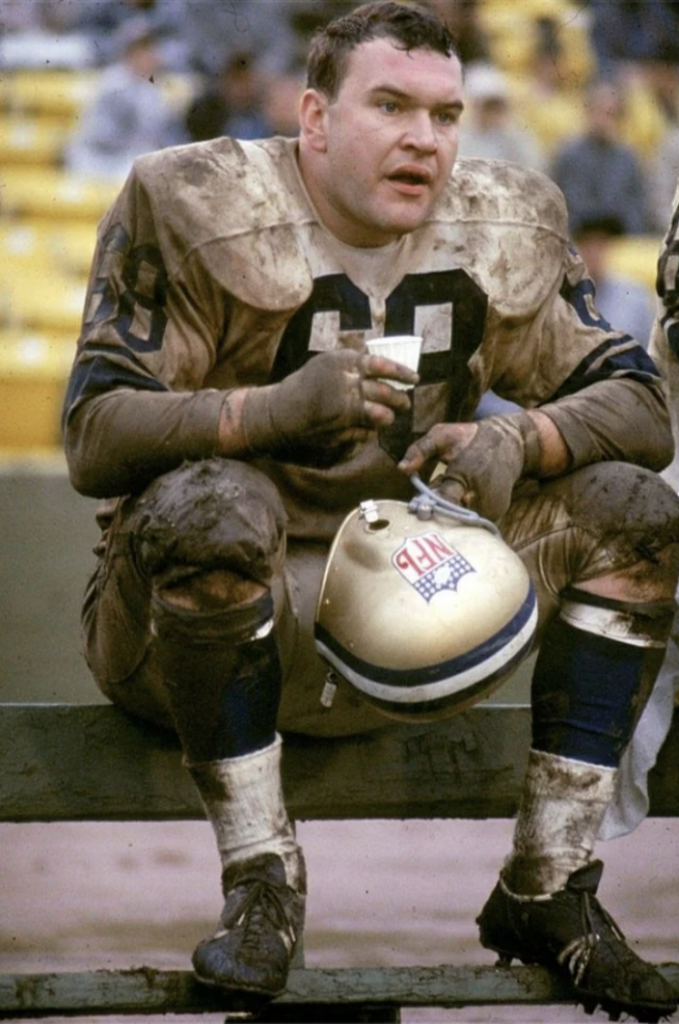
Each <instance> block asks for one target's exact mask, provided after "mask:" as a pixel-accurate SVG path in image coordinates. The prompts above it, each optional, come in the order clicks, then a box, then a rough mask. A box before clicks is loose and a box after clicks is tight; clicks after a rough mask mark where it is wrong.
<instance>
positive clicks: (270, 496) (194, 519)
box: [134, 458, 285, 608]
mask: <svg viewBox="0 0 679 1024" xmlns="http://www.w3.org/2000/svg"><path fill="white" fill-rule="evenodd" d="M135 518H136V523H135V526H134V533H135V555H136V557H137V559H138V562H139V565H140V568H141V570H142V571H143V572H144V573H145V574H146V575H147V576H148V577H149V578H150V579H151V580H152V582H153V587H154V590H160V591H162V592H164V594H165V595H166V596H170V595H171V596H172V600H173V601H175V602H176V603H177V604H179V605H183V606H185V607H193V606H194V605H195V602H196V601H197V602H198V604H199V606H200V607H202V608H209V607H220V606H221V607H223V606H224V605H225V604H227V605H233V604H243V603H250V602H251V601H253V600H256V599H257V598H258V597H259V596H261V595H262V594H263V593H264V592H265V591H267V590H268V588H269V585H270V583H271V580H272V578H273V577H274V576H275V575H276V573H277V572H279V571H280V568H281V565H282V559H283V556H284V549H285V512H284V509H283V505H282V502H281V500H280V497H279V495H278V492H277V490H276V488H275V486H274V485H273V484H272V483H271V481H270V480H268V479H267V478H266V477H265V476H264V475H263V474H262V473H260V472H259V471H258V470H256V469H254V468H253V467H251V466H249V465H248V464H247V463H243V462H237V461H233V460H229V459H217V458H215V459H208V460H204V461H201V462H195V463H189V464H186V465H184V466H182V467H180V468H179V469H177V470H174V471H173V472H171V473H167V474H165V475H164V476H162V477H159V478H158V479H157V480H155V481H154V483H153V484H152V485H151V486H150V487H149V488H148V489H147V490H146V491H145V492H144V494H143V495H142V497H141V498H140V499H139V501H138V503H137V509H136V513H135Z"/></svg>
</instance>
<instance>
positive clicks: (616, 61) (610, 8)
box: [589, 0, 679, 77]
mask: <svg viewBox="0 0 679 1024" xmlns="http://www.w3.org/2000/svg"><path fill="white" fill-rule="evenodd" d="M589 14H590V18H591V28H590V39H591V41H592V45H593V47H594V50H595V53H596V57H597V62H598V65H599V74H600V76H601V77H604V76H606V77H608V76H617V75H618V74H620V73H621V72H624V71H625V70H627V67H628V66H629V65H636V64H638V63H639V62H646V61H653V60H656V59H658V58H661V59H663V60H664V61H669V62H670V63H675V64H676V63H677V62H678V61H679V5H678V4H677V3H676V0H625V2H624V3H617V2H616V3H611V0H589Z"/></svg>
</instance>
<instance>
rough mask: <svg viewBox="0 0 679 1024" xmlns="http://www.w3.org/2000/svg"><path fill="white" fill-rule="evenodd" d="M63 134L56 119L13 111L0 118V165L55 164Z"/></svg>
mask: <svg viewBox="0 0 679 1024" xmlns="http://www.w3.org/2000/svg"><path fill="white" fill-rule="evenodd" d="M67 137H68V132H67V131H65V130H64V127H63V125H62V124H60V123H59V122H58V121H53V120H46V119H38V118H34V117H24V116H17V115H15V114H10V115H8V116H4V117H0V165H2V166H6V165H8V164H10V165H13V164H14V165H16V164H19V165H24V166H25V165H29V166H31V165H35V164H47V165H49V166H52V167H57V166H58V164H59V161H60V160H61V156H62V151H63V147H64V143H65V141H66V139H67Z"/></svg>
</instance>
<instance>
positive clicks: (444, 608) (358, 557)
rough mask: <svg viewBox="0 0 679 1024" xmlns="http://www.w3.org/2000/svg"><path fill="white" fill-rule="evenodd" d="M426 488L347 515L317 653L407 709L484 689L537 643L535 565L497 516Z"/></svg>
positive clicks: (326, 590)
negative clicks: (511, 542)
mask: <svg viewBox="0 0 679 1024" xmlns="http://www.w3.org/2000/svg"><path fill="white" fill-rule="evenodd" d="M425 490H426V488H425ZM427 494H428V497H426V498H422V499H415V500H414V501H412V502H411V503H410V504H409V505H408V504H406V503H405V502H400V501H389V500H386V501H379V502H372V501H369V502H363V503H362V504H361V506H360V507H359V508H357V509H355V510H354V511H353V512H351V513H350V514H349V515H348V516H347V518H346V519H345V520H344V522H343V524H342V525H341V527H340V528H339V530H338V532H337V534H336V537H335V540H334V542H333V545H332V547H331V549H330V553H329V555H328V561H327V565H326V570H325V574H324V578H323V582H322V585H321V591H320V595H319V601H318V605H317V611H316V624H315V641H316V649H317V651H318V652H319V654H320V655H321V656H322V657H323V658H324V659H325V661H326V662H327V663H328V664H329V665H330V667H331V669H332V670H334V672H335V673H336V674H337V675H339V676H341V677H342V678H343V679H344V680H346V681H347V682H348V683H349V684H350V685H351V686H353V687H354V688H355V689H356V690H358V691H359V693H361V695H362V696H363V697H364V699H365V700H367V701H369V702H370V703H371V704H373V705H374V706H375V707H376V708H378V710H380V711H381V712H382V713H383V714H385V715H387V716H388V717H390V718H393V719H396V720H400V721H411V722H413V721H414V722H423V721H434V720H438V719H441V718H446V717H449V716H450V715H453V714H457V713H458V712H460V711H462V710H464V709H465V708H467V707H469V706H470V705H472V704H474V703H476V702H477V701H479V700H481V699H482V698H484V697H487V696H488V695H489V694H490V693H492V692H493V690H495V689H496V688H497V687H498V686H500V684H501V683H502V682H504V681H505V680H506V679H507V677H508V676H510V675H511V674H512V673H513V672H514V671H515V669H516V668H517V667H518V665H519V664H520V663H521V661H523V659H524V658H525V657H526V656H527V655H528V654H529V653H530V650H531V647H532V644H533V640H534V637H535V630H536V626H537V602H536V597H535V591H534V589H533V585H532V583H531V580H530V577H529V575H528V572H527V570H526V568H525V566H524V565H523V563H522V562H521V559H520V558H519V556H518V555H517V554H516V553H515V552H514V551H512V549H511V548H510V547H509V546H508V545H507V544H505V542H504V541H503V540H502V538H501V537H500V535H499V532H498V531H497V529H496V528H495V527H494V526H493V524H492V523H489V522H488V521H486V520H481V519H479V517H475V516H474V515H473V514H470V513H469V512H468V511H467V510H460V511H461V512H462V513H463V514H462V515H461V516H456V515H455V514H454V513H451V511H450V510H451V509H456V508H457V507H456V506H450V505H449V504H448V503H446V502H443V501H441V502H440V503H439V502H438V501H437V499H436V496H435V495H434V492H429V491H427ZM431 499H433V501H432V500H431ZM446 506H447V508H446Z"/></svg>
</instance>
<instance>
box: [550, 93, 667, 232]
mask: <svg viewBox="0 0 679 1024" xmlns="http://www.w3.org/2000/svg"><path fill="white" fill-rule="evenodd" d="M584 105H585V117H586V121H585V131H584V132H583V133H582V134H579V135H576V136H573V137H571V138H570V139H567V140H565V141H564V142H563V143H562V144H561V146H559V147H558V149H557V152H556V155H555V157H554V161H553V164H552V167H551V172H550V173H551V175H552V177H553V178H554V180H555V181H556V183H557V185H559V186H560V188H561V189H562V190H563V192H564V194H565V196H566V202H567V204H568V210H569V216H570V223H571V229H572V227H573V225H576V224H581V223H582V222H583V221H585V220H590V219H592V218H598V217H605V216H614V217H615V216H617V217H619V218H620V221H621V225H622V229H623V231H624V233H625V234H645V233H646V232H647V231H648V230H649V223H650V222H649V216H648V209H647V207H648V199H647V183H646V178H645V174H644V170H643V167H642V164H641V161H640V158H639V157H638V155H637V154H636V152H635V151H634V149H633V148H632V147H631V146H629V145H627V144H626V143H623V142H622V141H621V140H620V132H621V120H622V114H623V100H622V94H621V91H620V88H619V87H618V86H617V84H616V83H614V82H611V81H607V80H602V79H598V80H595V81H594V82H591V83H589V85H588V86H587V89H586V92H585V97H584Z"/></svg>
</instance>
